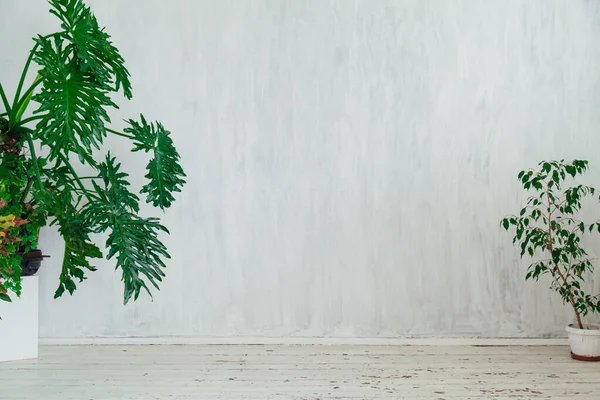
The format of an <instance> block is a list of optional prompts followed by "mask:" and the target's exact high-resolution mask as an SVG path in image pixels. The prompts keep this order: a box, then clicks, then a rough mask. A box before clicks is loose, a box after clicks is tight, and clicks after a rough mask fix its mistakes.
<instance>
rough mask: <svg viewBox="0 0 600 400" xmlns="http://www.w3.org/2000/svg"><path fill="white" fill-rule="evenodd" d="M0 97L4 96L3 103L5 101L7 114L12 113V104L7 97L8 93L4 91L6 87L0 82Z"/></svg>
mask: <svg viewBox="0 0 600 400" xmlns="http://www.w3.org/2000/svg"><path fill="white" fill-rule="evenodd" d="M0 97H2V103H4V108H5V109H6V112H7V114H10V110H11V108H10V104H9V103H8V99H7V98H6V93H4V88H3V87H2V84H1V83H0Z"/></svg>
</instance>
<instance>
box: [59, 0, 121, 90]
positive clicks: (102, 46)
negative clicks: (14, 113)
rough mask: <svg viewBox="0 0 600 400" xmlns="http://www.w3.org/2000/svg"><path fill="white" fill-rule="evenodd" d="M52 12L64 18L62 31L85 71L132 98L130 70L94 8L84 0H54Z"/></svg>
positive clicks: (61, 18)
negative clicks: (102, 26)
mask: <svg viewBox="0 0 600 400" xmlns="http://www.w3.org/2000/svg"><path fill="white" fill-rule="evenodd" d="M50 5H51V7H52V9H51V10H50V12H51V13H52V14H54V15H56V16H57V17H58V18H59V19H60V20H61V21H62V28H63V29H64V32H62V35H61V36H63V37H65V38H66V39H67V40H68V41H69V43H70V45H69V46H68V48H67V49H68V50H69V51H70V52H71V54H72V55H73V56H74V57H75V58H77V60H78V61H79V62H78V65H79V68H80V69H81V71H82V72H83V73H89V74H90V75H92V76H93V77H94V78H95V80H96V81H97V82H98V83H99V84H100V85H102V86H105V87H108V88H110V89H111V91H119V90H120V89H121V88H122V90H123V94H124V95H125V97H127V98H128V99H130V98H131V83H130V82H129V71H127V68H125V60H123V57H122V56H121V54H120V53H119V50H118V49H117V48H116V47H115V46H113V44H112V43H111V42H110V35H109V34H108V33H106V32H105V30H104V29H103V28H100V27H99V26H98V21H97V20H96V17H95V16H94V14H92V12H91V10H90V8H89V7H88V6H86V5H85V4H84V3H83V1H82V0H50Z"/></svg>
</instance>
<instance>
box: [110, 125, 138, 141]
mask: <svg viewBox="0 0 600 400" xmlns="http://www.w3.org/2000/svg"><path fill="white" fill-rule="evenodd" d="M106 132H110V133H114V134H115V135H118V136H122V137H124V138H127V139H131V140H135V137H134V136H131V135H128V134H126V133H123V132H119V131H114V130H112V129H109V128H106Z"/></svg>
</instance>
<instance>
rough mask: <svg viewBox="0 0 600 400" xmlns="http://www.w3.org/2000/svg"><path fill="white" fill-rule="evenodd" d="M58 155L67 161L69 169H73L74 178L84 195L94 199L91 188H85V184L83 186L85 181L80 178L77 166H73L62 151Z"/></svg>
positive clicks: (90, 199) (89, 199)
mask: <svg viewBox="0 0 600 400" xmlns="http://www.w3.org/2000/svg"><path fill="white" fill-rule="evenodd" d="M58 155H59V157H60V158H61V160H62V161H63V162H64V163H65V165H66V166H67V168H69V170H70V171H71V175H73V179H75V181H76V182H77V185H78V186H79V188H80V189H81V191H82V192H83V195H84V196H85V198H86V199H88V201H92V197H91V195H90V192H89V190H87V189H86V188H85V186H83V183H82V182H81V179H79V176H78V175H77V172H76V171H75V168H73V166H72V165H71V163H70V162H69V160H68V159H67V157H65V156H64V155H63V154H62V153H58Z"/></svg>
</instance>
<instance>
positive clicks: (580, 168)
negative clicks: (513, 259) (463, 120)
mask: <svg viewBox="0 0 600 400" xmlns="http://www.w3.org/2000/svg"><path fill="white" fill-rule="evenodd" d="M587 168H588V162H587V161H585V160H574V161H572V162H569V163H565V161H564V160H561V161H542V162H541V163H539V165H538V168H537V169H535V170H526V171H521V172H519V174H518V179H519V181H520V182H521V184H522V185H523V189H525V190H527V191H530V190H531V191H533V192H534V195H533V196H531V197H529V198H528V199H527V202H526V205H525V207H523V208H522V209H521V211H520V212H519V215H512V216H508V217H506V218H504V219H502V221H501V225H502V226H503V227H504V228H505V229H506V230H509V229H511V230H513V231H514V238H513V243H514V244H516V245H518V246H519V248H520V250H521V253H520V254H521V258H523V257H531V258H532V261H533V262H532V263H531V264H530V265H529V267H528V270H527V275H526V276H525V278H526V279H534V280H536V281H538V280H539V279H540V278H541V277H542V276H544V275H548V276H549V277H550V280H551V288H552V289H553V290H555V291H556V292H558V293H559V294H560V296H561V297H562V299H563V302H564V303H568V304H570V305H571V307H572V308H573V311H574V312H575V318H576V319H577V325H578V327H579V329H584V324H583V323H582V317H584V316H586V315H587V314H588V313H593V312H600V297H598V296H596V295H591V294H588V293H586V292H585V288H584V285H583V284H584V282H585V279H586V277H588V276H589V274H590V273H591V272H592V271H593V269H594V265H593V263H592V261H593V260H592V259H591V258H590V256H589V255H588V252H587V251H586V250H585V249H584V247H583V244H582V238H583V236H584V235H585V234H589V233H592V232H600V223H598V222H592V223H586V222H584V221H581V220H580V219H578V218H577V216H578V215H579V212H580V210H581V208H582V201H583V199H584V198H585V197H588V196H593V197H596V195H597V191H596V189H594V188H593V187H591V186H586V185H582V184H573V185H572V186H566V183H567V181H568V180H573V178H575V177H577V176H578V175H581V174H583V173H584V172H585V171H586V170H587Z"/></svg>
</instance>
